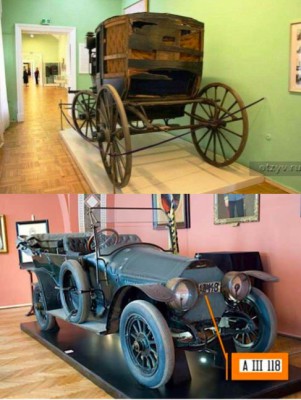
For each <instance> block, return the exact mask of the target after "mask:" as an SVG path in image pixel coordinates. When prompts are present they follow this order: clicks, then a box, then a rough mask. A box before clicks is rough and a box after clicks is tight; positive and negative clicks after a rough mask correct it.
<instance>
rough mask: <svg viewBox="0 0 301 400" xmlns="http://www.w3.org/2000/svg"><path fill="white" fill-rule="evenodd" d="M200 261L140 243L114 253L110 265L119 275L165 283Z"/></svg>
mask: <svg viewBox="0 0 301 400" xmlns="http://www.w3.org/2000/svg"><path fill="white" fill-rule="evenodd" d="M196 263H198V260H196V259H194V258H188V257H183V256H179V255H175V254H171V253H166V252H164V251H161V250H159V249H158V248H156V247H153V246H149V245H146V244H145V245H144V244H139V245H134V246H131V247H127V248H125V249H122V250H120V251H118V252H117V253H116V254H114V255H112V257H111V260H110V263H109V267H110V268H111V269H112V270H115V271H114V272H115V273H117V274H118V275H122V276H123V277H125V278H128V279H134V280H135V281H137V280H141V281H152V282H161V283H165V282H167V281H168V280H169V279H171V278H174V277H177V276H181V274H182V273H183V271H185V269H186V268H187V267H191V266H193V265H195V264H196Z"/></svg>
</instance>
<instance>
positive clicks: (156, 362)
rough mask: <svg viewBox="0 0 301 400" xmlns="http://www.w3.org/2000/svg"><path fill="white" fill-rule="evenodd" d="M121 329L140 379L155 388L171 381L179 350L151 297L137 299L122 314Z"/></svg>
mask: <svg viewBox="0 0 301 400" xmlns="http://www.w3.org/2000/svg"><path fill="white" fill-rule="evenodd" d="M119 333H120V338H121V345H122V349H123V353H124V355H125V360H126V362H127V365H128V367H129V369H130V371H131V372H132V374H133V375H134V377H135V378H136V379H137V380H138V382H140V383H141V384H143V385H145V386H148V387H151V388H157V387H159V386H161V385H164V384H165V383H166V382H168V380H169V379H170V377H171V375H172V373H173V370H174V365H175V351H174V344H173V340H172V337H171V333H170V330H169V327H168V325H167V323H166V321H165V319H164V317H163V316H162V314H161V313H160V311H159V310H158V309H157V308H156V307H155V306H154V305H153V304H150V303H148V302H147V301H144V300H136V301H133V302H132V303H130V304H128V305H127V306H126V307H125V309H124V311H123V313H122V315H121V320H120V330H119Z"/></svg>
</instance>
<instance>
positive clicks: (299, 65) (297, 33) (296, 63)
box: [289, 22, 301, 93]
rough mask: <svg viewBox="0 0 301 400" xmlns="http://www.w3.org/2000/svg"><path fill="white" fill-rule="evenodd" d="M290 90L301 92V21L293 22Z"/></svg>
mask: <svg viewBox="0 0 301 400" xmlns="http://www.w3.org/2000/svg"><path fill="white" fill-rule="evenodd" d="M290 55H291V57H290V58H291V59H290V84H289V90H290V92H299V93H301V22H296V23H293V24H291V48H290Z"/></svg>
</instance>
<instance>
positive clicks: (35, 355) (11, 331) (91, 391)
mask: <svg viewBox="0 0 301 400" xmlns="http://www.w3.org/2000/svg"><path fill="white" fill-rule="evenodd" d="M26 311H28V308H12V309H2V310H0V398H9V399H18V398H39V399H44V398H48V399H55V398H68V399H77V398H85V399H90V398H110V396H109V395H108V394H107V393H106V392H104V391H103V390H101V389H100V388H99V387H97V386H96V385H94V384H93V383H92V382H90V381H89V380H88V379H87V378H85V377H83V376H82V375H81V374H80V373H79V372H77V371H76V370H74V369H73V368H72V367H70V366H69V365H68V364H66V363H65V362H64V361H62V360H61V359H60V358H59V357H57V356H56V355H54V354H53V353H52V352H51V351H50V350H48V349H46V348H45V347H44V346H42V345H41V344H40V343H38V342H37V341H36V340H34V339H32V338H31V337H30V336H28V335H27V334H25V333H24V332H22V331H21V330H20V323H21V322H27V321H32V320H34V317H25V316H24V314H25V313H26ZM271 351H279V352H281V351H282V352H289V353H290V363H291V364H292V365H295V366H297V367H301V340H297V339H291V338H286V337H283V336H281V337H278V339H277V341H276V344H275V345H274V347H273V348H272V349H271ZM287 398H295V399H296V398H301V392H297V393H294V394H292V395H290V396H287Z"/></svg>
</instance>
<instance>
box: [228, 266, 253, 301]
mask: <svg viewBox="0 0 301 400" xmlns="http://www.w3.org/2000/svg"><path fill="white" fill-rule="evenodd" d="M250 291H251V282H250V279H249V277H248V275H246V274H243V273H241V272H235V271H231V272H227V273H226V274H225V276H224V277H223V280H222V293H223V295H224V296H225V297H226V298H227V299H229V300H233V301H241V300H243V299H244V298H245V297H246V296H247V295H248V294H249V293H250Z"/></svg>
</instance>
